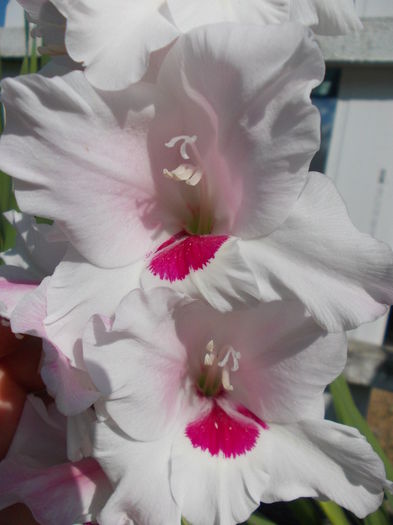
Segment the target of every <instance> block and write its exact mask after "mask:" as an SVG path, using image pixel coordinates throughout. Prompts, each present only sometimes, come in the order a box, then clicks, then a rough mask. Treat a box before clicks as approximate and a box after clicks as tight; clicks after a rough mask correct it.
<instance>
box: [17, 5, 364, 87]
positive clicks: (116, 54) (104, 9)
mask: <svg viewBox="0 0 393 525" xmlns="http://www.w3.org/2000/svg"><path fill="white" fill-rule="evenodd" d="M24 1H25V2H26V3H28V2H27V0H24ZM52 2H53V4H54V5H55V6H56V7H57V9H58V10H59V11H60V12H61V13H62V14H63V15H64V16H65V18H66V19H67V31H66V40H65V43H66V47H67V50H68V53H69V54H70V56H71V57H72V58H73V59H74V60H75V61H76V62H80V63H82V64H83V65H84V66H85V68H86V76H87V78H88V80H89V81H90V82H91V83H92V84H93V85H94V86H96V87H98V88H100V89H108V90H112V89H123V88H125V87H127V86H128V85H129V84H131V83H134V82H137V81H138V80H140V79H141V78H142V77H143V75H144V74H145V72H146V70H147V68H148V65H149V61H150V56H151V53H153V52H154V51H158V50H160V49H163V48H165V47H167V46H168V45H170V44H171V43H172V42H173V41H174V40H175V39H176V38H177V37H178V36H179V35H180V34H182V33H183V32H187V31H189V30H190V29H193V28H195V27H199V26H203V25H206V24H214V23H218V22H238V23H246V24H256V25H265V24H276V23H282V22H288V21H299V22H301V23H304V24H305V25H308V26H311V27H312V28H313V29H314V30H315V31H316V32H321V33H324V34H344V33H347V32H349V31H354V30H358V29H360V27H361V24H360V21H359V19H358V17H357V15H356V12H355V8H354V5H353V0H167V1H163V0H143V1H141V0H111V1H110V2H108V1H107V0H52ZM238 44H239V45H240V46H241V44H242V43H241V42H240V41H239V42H238ZM130 50H132V51H130Z"/></svg>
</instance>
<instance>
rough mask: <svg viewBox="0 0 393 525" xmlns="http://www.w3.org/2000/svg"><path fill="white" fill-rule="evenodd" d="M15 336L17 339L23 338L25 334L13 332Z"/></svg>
mask: <svg viewBox="0 0 393 525" xmlns="http://www.w3.org/2000/svg"><path fill="white" fill-rule="evenodd" d="M15 337H16V338H17V339H24V337H25V336H24V335H22V334H15Z"/></svg>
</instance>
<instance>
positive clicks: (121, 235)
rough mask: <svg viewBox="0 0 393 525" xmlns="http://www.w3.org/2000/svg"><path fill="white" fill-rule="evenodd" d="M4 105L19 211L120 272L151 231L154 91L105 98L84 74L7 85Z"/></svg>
mask: <svg viewBox="0 0 393 525" xmlns="http://www.w3.org/2000/svg"><path fill="white" fill-rule="evenodd" d="M2 100H3V102H4V103H5V106H6V108H7V132H6V133H5V134H4V135H3V137H2V140H1V148H0V149H1V166H2V168H3V169H4V171H6V172H8V173H10V174H12V175H13V176H14V177H15V178H16V179H17V180H16V183H15V189H16V195H17V199H18V202H19V204H20V206H21V207H22V209H24V210H25V211H27V212H31V213H32V214H34V213H39V214H41V215H44V216H46V217H49V218H56V219H57V223H58V225H59V226H60V227H61V228H62V229H63V230H64V231H65V233H66V235H67V237H68V238H69V239H70V240H71V242H72V243H73V244H74V245H75V246H76V248H77V249H79V250H80V252H81V253H82V254H84V255H86V256H87V258H89V259H93V260H94V261H95V262H97V263H99V264H103V265H107V266H122V265H124V264H126V263H128V262H130V261H131V260H135V259H136V258H138V256H140V255H142V254H144V253H146V251H147V250H148V249H149V246H150V244H151V239H150V236H149V235H143V233H144V232H145V231H146V230H148V231H149V230H154V227H155V224H154V217H152V213H153V212H154V210H151V209H150V205H151V199H150V197H151V179H150V178H149V177H148V176H147V174H148V173H149V170H150V168H149V158H148V155H147V151H146V149H147V148H146V138H145V133H146V131H147V130H146V128H147V126H148V124H149V121H150V116H151V103H152V87H151V86H149V85H144V84H139V85H138V86H136V87H135V88H131V92H130V91H127V92H125V93H123V94H122V96H120V95H119V94H117V96H110V95H107V96H106V97H104V95H102V96H101V95H100V94H98V93H97V92H95V91H94V90H93V89H92V88H91V87H90V86H89V84H88V83H87V82H86V80H85V79H84V76H83V74H82V73H81V72H72V73H70V74H68V75H65V76H63V77H54V78H52V79H47V78H44V77H42V76H40V75H31V76H27V77H22V78H19V79H18V80H12V79H7V80H6V81H4V95H3V94H2ZM54 108H55V109H56V113H55V114H56V115H59V114H60V113H61V115H62V118H61V120H58V121H57V123H56V121H54V119H55V118H58V117H54ZM26 133H27V135H26ZM76 187H77V188H78V191H77V192H76V191H75V188H76ZM92 190H94V193H93V192H92ZM97 217H99V218H100V220H99V225H100V226H99V227H97V226H98V224H97ZM114 232H116V235H114ZM115 254H116V255H115Z"/></svg>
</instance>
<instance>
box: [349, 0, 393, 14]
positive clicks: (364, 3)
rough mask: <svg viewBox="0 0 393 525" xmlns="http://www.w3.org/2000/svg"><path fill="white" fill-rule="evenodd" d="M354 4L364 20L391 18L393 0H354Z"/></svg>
mask: <svg viewBox="0 0 393 525" xmlns="http://www.w3.org/2000/svg"><path fill="white" fill-rule="evenodd" d="M355 3H356V8H357V11H358V13H359V15H360V16H363V17H364V18H368V17H384V16H393V0H355Z"/></svg>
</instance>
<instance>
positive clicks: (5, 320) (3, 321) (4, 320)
mask: <svg viewBox="0 0 393 525" xmlns="http://www.w3.org/2000/svg"><path fill="white" fill-rule="evenodd" d="M1 324H2V326H7V327H9V326H11V323H10V322H9V321H8V320H7V319H2V320H1Z"/></svg>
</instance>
